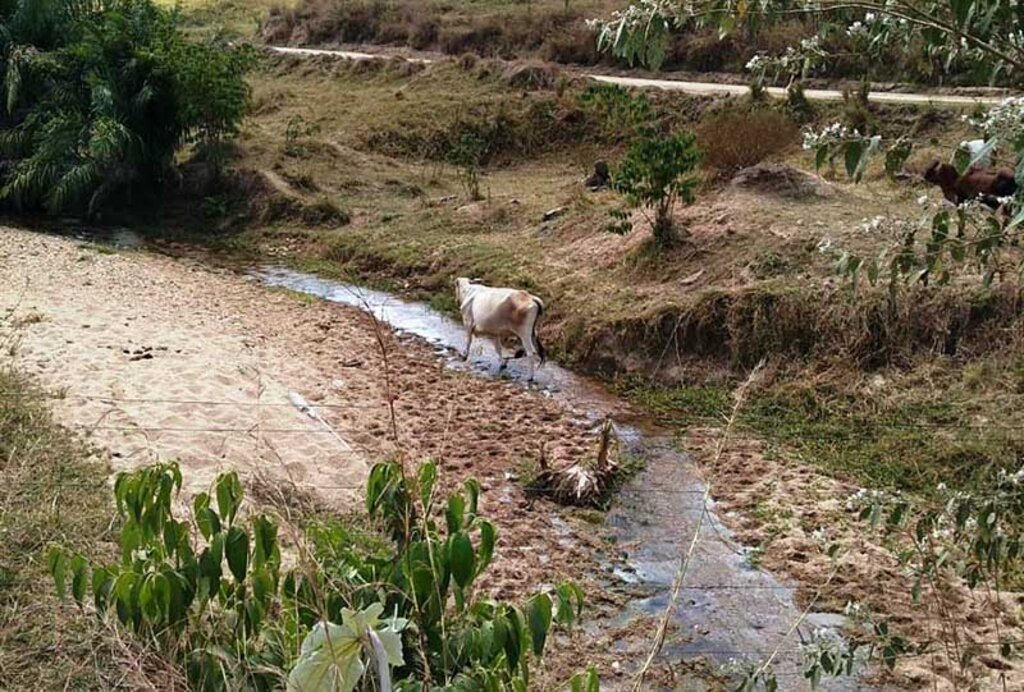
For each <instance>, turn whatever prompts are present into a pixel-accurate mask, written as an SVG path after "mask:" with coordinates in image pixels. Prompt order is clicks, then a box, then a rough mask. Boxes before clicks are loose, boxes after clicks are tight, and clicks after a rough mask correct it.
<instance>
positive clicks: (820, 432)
mask: <svg viewBox="0 0 1024 692" xmlns="http://www.w3.org/2000/svg"><path fill="white" fill-rule="evenodd" d="M872 381H874V382H882V383H884V384H878V385H877V386H875V387H874V388H873V386H872V385H871V384H870V383H871V382H872ZM1022 382H1024V377H1022V373H1021V358H1020V357H1019V356H1013V355H1012V354H1010V355H1007V354H1000V355H994V356H990V357H988V358H986V359H984V360H979V361H973V362H968V363H966V364H956V363H944V364H943V363H940V364H938V365H935V364H933V365H931V366H922V368H921V371H920V372H918V373H913V372H912V373H903V372H900V371H898V370H896V369H890V370H883V371H879V372H877V373H874V374H873V375H869V376H865V375H864V373H861V372H857V371H853V370H849V369H848V370H843V371H841V372H831V373H829V374H828V376H827V377H826V376H823V375H822V374H821V373H817V372H814V371H812V370H810V369H801V368H795V367H794V368H788V369H783V370H782V371H781V372H778V373H776V374H775V375H774V376H773V377H772V378H771V380H770V381H769V382H768V383H767V384H766V385H765V386H764V387H762V388H760V389H758V390H756V391H754V392H752V393H751V395H750V396H749V398H748V400H747V402H746V404H745V405H744V407H743V408H742V409H741V411H740V413H739V417H738V419H737V421H738V426H739V429H740V430H741V431H746V433H747V434H752V435H755V436H757V437H759V438H762V439H764V440H765V441H766V442H767V443H768V447H767V450H768V453H771V454H777V455H780V456H781V457H783V458H784V459H789V460H791V461H798V462H801V463H806V464H809V465H812V466H816V467H817V468H819V469H821V470H822V471H823V472H825V473H827V474H829V475H832V476H835V477H839V478H843V479H846V480H849V481H851V482H854V483H857V484H859V485H862V486H865V487H869V488H888V489H899V490H903V491H908V492H911V493H915V494H920V495H923V496H928V495H930V494H932V493H933V492H934V491H935V488H936V486H937V485H938V484H939V483H945V484H947V485H948V486H949V487H951V488H960V489H971V488H978V487H985V486H988V485H990V484H991V483H992V481H993V479H994V478H995V477H996V475H997V474H998V472H999V470H1000V469H1015V468H1017V467H1018V466H1019V459H1020V457H1021V455H1022V454H1024V416H1022V413H1024V386H1021V383H1022ZM619 390H620V392H621V393H622V394H623V395H625V396H627V397H629V398H630V399H631V400H632V401H634V402H636V403H638V404H640V405H642V406H643V407H645V408H646V409H648V410H650V411H652V412H653V413H654V414H655V415H657V416H658V417H659V418H660V419H661V420H662V421H664V422H665V423H667V424H670V425H674V426H679V427H683V428H685V427H689V426H706V425H721V424H722V422H723V421H724V420H726V418H727V416H728V415H729V412H730V410H731V408H732V400H731V397H730V394H729V391H730V389H729V385H728V384H725V385H690V386H680V387H655V386H652V385H650V384H649V383H647V382H646V381H643V380H633V381H629V382H624V383H622V384H620V387H619Z"/></svg>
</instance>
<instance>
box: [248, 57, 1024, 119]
mask: <svg viewBox="0 0 1024 692" xmlns="http://www.w3.org/2000/svg"><path fill="white" fill-rule="evenodd" d="M267 50H269V51H271V52H273V53H280V54H282V55H306V56H314V57H315V56H325V55H326V56H334V57H337V58H342V59H345V60H379V59H381V58H382V57H387V58H398V59H402V60H406V61H408V62H412V63H417V64H421V65H429V64H430V63H431V62H433V60H432V59H431V58H423V57H412V56H403V55H401V54H399V53H393V52H387V53H364V52H360V51H352V50H335V49H327V48H295V47H291V46H268V47H267ZM580 74H581V76H583V77H585V78H587V79H592V80H594V81H596V82H601V83H603V84H614V85H616V86H621V87H629V88H635V89H662V90H665V91H677V92H680V93H683V94H690V95H691V96H746V95H747V94H749V93H750V87H749V86H747V85H743V84H723V83H721V82H696V81H684V80H677V79H652V78H649V77H623V76H618V75H609V74H600V73H596V72H586V71H581V72H580ZM764 89H765V93H767V94H768V95H769V96H772V97H774V98H779V99H784V98H786V96H787V90H786V89H785V88H784V87H773V86H768V87H765V88H764ZM803 93H804V96H806V97H807V98H808V99H810V100H812V101H842V100H843V92H842V91H840V90H838V89H805V90H804V92H803ZM1004 98H1005V96H978V95H959V94H944V93H931V94H929V93H903V92H886V91H872V92H871V93H869V94H868V100H869V101H870V102H872V103H888V104H902V105H917V106H927V105H941V106H971V105H986V104H987V105H994V104H996V103H999V102H1000V101H1002V100H1003V99H1004Z"/></svg>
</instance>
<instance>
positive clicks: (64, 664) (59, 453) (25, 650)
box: [0, 369, 122, 690]
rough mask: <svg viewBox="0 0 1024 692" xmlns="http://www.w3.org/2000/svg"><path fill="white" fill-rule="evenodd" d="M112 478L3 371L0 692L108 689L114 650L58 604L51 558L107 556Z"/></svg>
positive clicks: (31, 392)
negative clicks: (50, 551)
mask: <svg viewBox="0 0 1024 692" xmlns="http://www.w3.org/2000/svg"><path fill="white" fill-rule="evenodd" d="M107 476H108V469H107V467H106V465H105V464H103V463H102V462H100V461H97V460H96V459H95V458H94V457H92V456H90V454H89V450H88V449H86V448H85V447H84V446H83V445H82V444H81V443H80V442H79V441H78V440H77V439H75V438H74V437H73V436H72V435H71V434H70V433H68V432H67V431H65V430H64V429H62V428H60V427H58V426H57V425H56V424H55V423H54V422H53V420H52V419H51V417H50V415H49V413H48V412H47V409H46V406H45V402H44V400H43V399H42V395H41V393H40V392H39V390H38V389H36V388H35V387H34V386H33V385H32V384H30V383H29V382H28V381H27V380H26V379H25V378H23V377H21V376H19V375H17V374H14V373H12V372H10V371H8V370H3V369H0V487H2V490H0V680H2V683H0V686H3V687H4V688H5V689H11V690H17V689H22V690H28V689H38V690H51V689H76V690H81V689H111V688H112V687H113V686H115V685H116V684H117V682H118V680H119V679H120V678H121V673H122V671H120V670H118V664H117V663H116V662H115V655H116V653H115V650H114V648H113V643H112V642H111V641H110V639H109V638H108V637H106V636H105V635H104V631H103V629H102V628H101V627H100V626H99V625H98V623H97V622H96V621H95V620H94V619H93V618H91V617H89V616H87V615H86V614H84V613H81V612H79V611H78V610H77V609H75V608H72V607H70V606H67V605H62V604H60V603H59V602H58V601H57V599H56V597H55V596H54V587H53V582H52V580H51V579H50V577H49V574H48V572H47V568H46V559H45V553H46V550H47V546H48V545H49V544H50V543H53V542H58V543H61V544H63V545H66V546H69V547H70V548H71V549H72V550H75V551H83V552H89V553H90V554H97V553H108V552H110V550H111V548H112V545H111V543H110V542H111V541H112V540H114V537H113V536H111V534H110V532H109V531H108V527H109V525H110V518H111V514H112V507H111V504H110V501H109V499H108V498H109V490H108V487H107Z"/></svg>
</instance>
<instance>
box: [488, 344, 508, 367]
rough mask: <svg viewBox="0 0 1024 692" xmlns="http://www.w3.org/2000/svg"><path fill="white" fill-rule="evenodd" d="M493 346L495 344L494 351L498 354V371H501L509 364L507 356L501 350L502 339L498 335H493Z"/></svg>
mask: <svg viewBox="0 0 1024 692" xmlns="http://www.w3.org/2000/svg"><path fill="white" fill-rule="evenodd" d="M491 346H494V353H495V355H497V356H498V372H499V373H500V372H501V371H502V370H504V369H505V368H506V367H507V366H508V361H506V360H505V356H504V355H503V354H502V352H501V339H500V338H498V337H496V336H492V337H491Z"/></svg>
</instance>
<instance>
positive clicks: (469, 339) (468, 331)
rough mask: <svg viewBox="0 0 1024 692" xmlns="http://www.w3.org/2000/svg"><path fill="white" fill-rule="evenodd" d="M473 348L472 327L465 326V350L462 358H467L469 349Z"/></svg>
mask: <svg viewBox="0 0 1024 692" xmlns="http://www.w3.org/2000/svg"><path fill="white" fill-rule="evenodd" d="M471 348H473V327H467V328H466V352H465V353H464V354H463V355H462V360H469V350H470V349H471Z"/></svg>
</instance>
